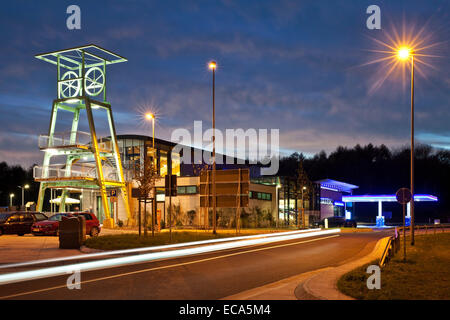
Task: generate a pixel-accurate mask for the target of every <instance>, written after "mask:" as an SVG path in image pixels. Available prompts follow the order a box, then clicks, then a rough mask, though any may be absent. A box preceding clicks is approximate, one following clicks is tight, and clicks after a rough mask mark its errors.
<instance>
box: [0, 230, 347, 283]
mask: <svg viewBox="0 0 450 320" xmlns="http://www.w3.org/2000/svg"><path fill="white" fill-rule="evenodd" d="M339 232H340V229H332V230H324V231H318V232H307V233H296V234H288V235H286V234H284V235H282V236H273V237H265V238H260V239H248V240H243V241H234V242H231V243H221V244H214V245H210V246H206V247H195V248H187V249H180V250H172V251H163V252H152V253H147V254H142V255H133V256H129V257H120V258H112V259H105V260H99V261H91V262H84V263H78V264H70V265H66V266H58V267H50V268H44V269H39V270H31V271H22V272H16V273H8V274H3V275H0V285H5V284H9V283H16V282H22V281H28V280H35V279H41V278H48V277H55V276H61V275H67V274H72V273H73V272H75V271H79V272H86V271H93V270H99V269H106V268H114V267H120V266H125V265H131V264H136V263H143V262H151V261H155V260H160V259H167V258H179V257H186V256H192V255H195V254H201V253H210V252H215V251H221V250H226V249H235V248H241V247H248V246H253V245H259V244H265V243H271V242H279V241H286V240H294V239H300V238H307V237H315V236H321V235H329V234H336V233H339Z"/></svg>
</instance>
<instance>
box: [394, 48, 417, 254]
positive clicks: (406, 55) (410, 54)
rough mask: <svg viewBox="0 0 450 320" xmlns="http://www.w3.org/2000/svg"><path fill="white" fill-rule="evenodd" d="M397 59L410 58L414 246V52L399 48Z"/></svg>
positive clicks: (412, 238) (412, 241)
mask: <svg viewBox="0 0 450 320" xmlns="http://www.w3.org/2000/svg"><path fill="white" fill-rule="evenodd" d="M397 57H398V59H400V60H405V61H406V60H408V59H409V58H411V223H410V232H411V245H412V246H413V245H414V51H413V50H412V49H411V48H408V47H401V48H399V49H398V50H397Z"/></svg>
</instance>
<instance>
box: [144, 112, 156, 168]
mask: <svg viewBox="0 0 450 320" xmlns="http://www.w3.org/2000/svg"><path fill="white" fill-rule="evenodd" d="M145 118H146V119H147V120H151V121H152V148H153V161H155V158H156V156H155V154H156V152H155V115H154V114H153V113H150V112H148V113H146V114H145Z"/></svg>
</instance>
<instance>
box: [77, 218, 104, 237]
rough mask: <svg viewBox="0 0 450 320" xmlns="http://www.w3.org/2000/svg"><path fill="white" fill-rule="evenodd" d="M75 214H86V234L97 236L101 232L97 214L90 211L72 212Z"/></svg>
mask: <svg viewBox="0 0 450 320" xmlns="http://www.w3.org/2000/svg"><path fill="white" fill-rule="evenodd" d="M71 214H72V215H74V216H78V215H80V216H84V219H85V220H86V234H88V235H90V236H91V237H96V236H98V234H99V233H100V230H101V228H100V221H98V219H97V217H96V216H95V214H93V213H90V212H71Z"/></svg>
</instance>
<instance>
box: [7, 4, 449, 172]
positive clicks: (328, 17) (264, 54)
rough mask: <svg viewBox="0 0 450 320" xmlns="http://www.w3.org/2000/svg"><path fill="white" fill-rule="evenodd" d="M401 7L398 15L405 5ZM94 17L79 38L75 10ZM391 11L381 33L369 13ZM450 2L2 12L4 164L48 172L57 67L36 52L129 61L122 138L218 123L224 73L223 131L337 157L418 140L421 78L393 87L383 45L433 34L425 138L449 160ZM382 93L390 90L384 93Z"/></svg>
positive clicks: (121, 83)
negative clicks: (265, 135) (94, 48)
mask: <svg viewBox="0 0 450 320" xmlns="http://www.w3.org/2000/svg"><path fill="white" fill-rule="evenodd" d="M394 3H395V4H394ZM71 4H77V5H78V6H80V8H81V30H68V29H67V27H66V19H67V17H68V14H66V8H67V7H68V6H69V5H71ZM372 4H376V5H378V6H379V7H380V8H381V28H382V29H381V30H369V29H367V27H366V19H367V18H368V16H369V15H368V14H366V8H367V7H368V6H369V5H372ZM449 9H450V1H438V0H429V1H424V0H420V1H419V0H416V1H413V0H407V1H378V0H377V1H375V0H371V1H365V0H361V1H359V0H358V1H357V0H353V1H350V0H342V1H324V0H321V1H318V0H314V1H313V0H308V1H300V0H297V1H244V0H241V1H232V0H223V1H173V2H172V1H9V2H8V3H6V2H5V3H2V6H1V8H0V35H1V38H2V44H1V47H0V61H1V62H0V110H1V114H0V161H7V162H8V163H11V164H12V163H14V164H21V165H24V166H29V165H31V164H33V163H40V162H41V161H42V157H43V154H42V153H41V152H40V151H39V148H38V143H37V137H38V135H39V134H45V133H46V132H47V130H48V125H49V120H50V110H51V104H52V101H53V99H55V98H56V68H55V66H54V65H50V64H48V63H45V62H44V61H41V60H38V59H36V58H34V55H35V54H38V53H43V52H48V51H56V50H60V49H65V48H70V47H75V46H81V45H85V44H90V43H93V44H97V45H99V46H101V47H104V48H106V49H109V50H111V51H113V52H116V53H118V54H120V55H122V56H124V57H126V58H127V59H128V60H129V61H128V62H126V63H121V64H117V65H112V66H110V67H109V69H108V71H107V90H108V91H107V92H108V101H109V102H111V104H112V108H113V111H114V115H115V121H116V129H117V133H118V134H149V133H151V131H150V126H148V125H146V124H144V122H143V121H142V120H141V119H140V118H139V112H140V110H145V109H149V110H150V109H153V110H155V109H156V112H157V114H158V123H157V127H156V131H157V134H156V136H157V137H158V138H163V139H170V136H171V132H172V130H174V129H176V128H187V129H191V128H192V127H193V123H194V121H195V120H202V121H203V126H204V128H205V126H206V125H210V123H211V73H210V72H209V70H208V69H207V63H208V61H210V60H212V59H214V60H217V62H218V69H217V76H216V86H217V87H216V118H217V120H216V124H217V127H218V128H219V129H222V130H224V129H226V128H243V129H248V128H256V129H259V128H266V129H271V128H273V129H280V151H281V152H282V154H284V155H288V154H290V153H292V152H295V151H297V152H303V153H305V154H306V155H313V154H315V153H317V152H319V151H321V150H325V151H326V152H327V153H329V152H331V151H333V150H334V149H335V148H336V147H337V146H339V145H343V146H348V147H353V146H354V145H356V144H358V143H359V144H367V143H373V144H376V145H379V144H382V143H384V144H386V145H387V146H389V147H401V146H403V145H407V144H408V142H409V138H410V136H409V130H410V123H409V119H410V114H409V112H410V92H409V88H410V87H409V79H410V78H409V76H410V74H409V71H408V72H406V74H405V75H404V74H402V71H401V68H400V69H399V70H395V71H394V72H392V74H391V75H390V76H389V77H388V78H387V79H386V80H385V81H384V82H383V83H382V84H381V82H378V81H380V80H381V79H383V76H384V75H385V74H386V73H387V68H386V66H387V63H386V62H381V63H375V64H369V65H364V64H366V63H368V62H370V61H373V60H375V59H378V58H380V57H383V55H381V56H380V53H376V52H372V51H370V50H377V49H378V50H380V49H382V46H381V45H380V44H379V43H378V42H376V41H375V40H374V39H378V40H380V41H384V42H388V41H389V40H388V35H391V36H393V37H395V30H397V32H398V33H399V34H401V33H402V31H403V30H407V34H409V35H412V36H414V35H416V34H417V33H418V32H419V31H420V30H421V28H424V29H423V31H422V34H421V37H422V38H423V39H424V44H423V45H428V44H429V45H431V46H430V47H429V48H428V49H427V50H424V52H426V54H428V55H432V56H433V57H424V58H423V61H424V62H426V64H422V65H420V64H418V66H417V67H418V71H417V72H416V82H415V86H416V92H415V93H416V96H415V104H416V139H417V141H418V142H424V143H429V144H432V145H433V146H435V147H439V148H447V149H450V108H449V107H450V104H449V98H450V90H449V89H450V75H449V70H450V60H449V57H450V51H449V49H450V44H449V42H448V40H449V39H450V24H449V23H450V19H449V16H448V12H450V10H449ZM377 83H378V84H381V85H377Z"/></svg>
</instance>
